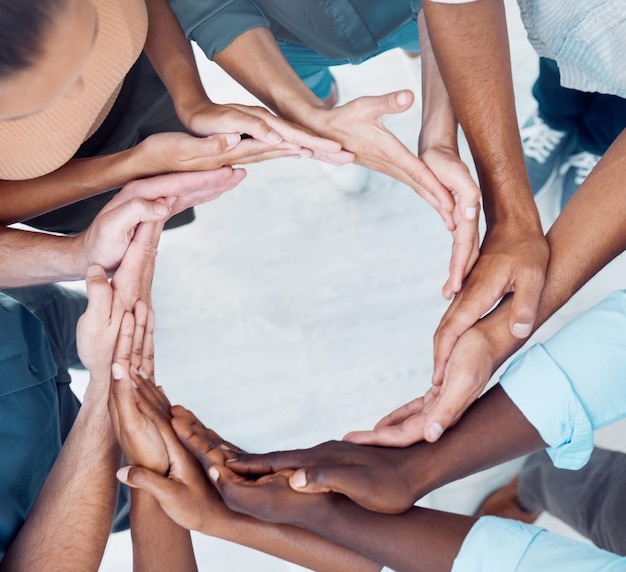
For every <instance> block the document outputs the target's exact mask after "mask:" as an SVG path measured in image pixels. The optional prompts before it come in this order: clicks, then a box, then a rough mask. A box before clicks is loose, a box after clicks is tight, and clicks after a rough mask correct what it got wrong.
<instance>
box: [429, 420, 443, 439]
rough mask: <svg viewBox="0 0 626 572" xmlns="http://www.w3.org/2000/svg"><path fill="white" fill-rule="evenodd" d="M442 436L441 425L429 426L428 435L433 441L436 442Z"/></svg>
mask: <svg viewBox="0 0 626 572" xmlns="http://www.w3.org/2000/svg"><path fill="white" fill-rule="evenodd" d="M442 434H443V427H442V426H441V423H433V424H432V425H431V426H430V431H429V435H430V438H431V439H432V440H433V441H436V440H437V439H439V437H441V435H442Z"/></svg>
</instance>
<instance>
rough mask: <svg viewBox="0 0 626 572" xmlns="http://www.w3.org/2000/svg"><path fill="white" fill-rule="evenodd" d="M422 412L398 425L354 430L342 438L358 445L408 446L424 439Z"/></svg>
mask: <svg viewBox="0 0 626 572" xmlns="http://www.w3.org/2000/svg"><path fill="white" fill-rule="evenodd" d="M424 421H425V417H424V414H423V413H418V414H416V415H413V416H411V417H409V418H407V419H405V420H404V421H403V422H402V423H400V424H399V425H389V426H384V427H380V428H378V429H374V430H372V431H354V432H352V433H348V434H347V435H346V436H345V437H344V440H346V441H350V442H351V443H356V444H358V445H379V446H382V447H408V446H409V445H412V444H413V443H417V442H418V441H423V440H424Z"/></svg>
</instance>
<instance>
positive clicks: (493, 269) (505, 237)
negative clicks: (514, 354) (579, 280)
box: [432, 225, 550, 385]
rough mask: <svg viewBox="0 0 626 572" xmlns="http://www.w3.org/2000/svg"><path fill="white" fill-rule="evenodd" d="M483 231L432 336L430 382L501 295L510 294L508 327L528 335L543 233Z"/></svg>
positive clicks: (544, 256)
mask: <svg viewBox="0 0 626 572" xmlns="http://www.w3.org/2000/svg"><path fill="white" fill-rule="evenodd" d="M512 227H513V225H509V226H508V227H506V228H504V227H498V228H496V229H493V230H491V231H488V232H487V235H486V236H485V240H484V241H483V244H482V247H481V252H480V258H479V259H478V261H477V262H476V265H475V266H474V268H473V269H472V271H471V273H470V275H469V276H468V278H467V279H466V281H465V282H464V284H463V287H462V288H461V291H460V292H459V293H458V294H457V295H456V297H455V298H454V300H453V302H452V304H450V307H449V308H448V310H447V311H446V313H445V314H444V316H443V318H442V320H441V322H440V324H439V326H438V328H437V330H436V331H435V336H434V372H433V379H432V381H433V384H434V385H440V384H441V383H442V382H443V375H444V372H445V369H446V364H447V362H448V360H449V359H450V356H451V353H452V350H453V348H454V346H455V344H456V343H457V342H458V340H459V338H460V336H461V335H462V334H463V333H464V332H466V331H467V330H468V329H469V328H471V327H472V326H473V325H474V324H475V323H476V322H478V320H479V319H480V318H481V317H482V316H483V315H485V314H486V313H487V312H488V311H489V310H490V309H491V308H492V307H493V306H494V305H495V304H496V303H497V302H498V301H499V300H500V299H502V298H503V297H504V296H506V295H507V294H510V293H512V300H511V305H510V310H509V313H508V325H509V330H510V332H511V334H512V335H513V336H514V337H516V338H520V339H525V338H527V337H528V336H530V334H531V332H532V329H533V325H534V323H535V320H536V317H537V311H538V307H539V300H540V298H541V292H542V290H543V285H544V281H545V274H546V268H547V265H548V260H549V257H550V254H549V247H548V243H547V241H546V239H545V237H544V236H543V235H542V234H541V233H540V232H537V233H535V232H531V231H530V230H528V229H519V230H518V231H516V230H515V229H514V228H512Z"/></svg>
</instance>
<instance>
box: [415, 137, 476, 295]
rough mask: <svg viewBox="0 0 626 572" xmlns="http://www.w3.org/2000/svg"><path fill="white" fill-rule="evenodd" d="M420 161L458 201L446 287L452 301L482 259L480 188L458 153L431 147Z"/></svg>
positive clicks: (456, 201) (444, 288)
mask: <svg viewBox="0 0 626 572" xmlns="http://www.w3.org/2000/svg"><path fill="white" fill-rule="evenodd" d="M420 158H421V159H422V161H424V163H425V164H426V166H427V167H428V168H429V169H430V170H431V171H432V172H433V174H434V175H435V176H436V177H437V178H438V179H439V181H440V182H441V183H442V184H443V185H444V187H446V188H447V189H448V190H449V191H450V193H451V195H452V197H453V198H454V211H453V213H452V215H453V218H454V224H455V228H454V230H453V231H452V238H453V242H452V256H451V257H450V269H449V270H450V276H449V278H448V280H447V281H446V283H445V284H444V286H443V295H444V297H445V298H447V299H448V300H450V299H451V298H452V297H453V296H454V295H455V294H456V293H457V292H459V291H460V290H461V286H462V284H463V280H465V278H466V277H467V276H468V274H469V273H470V271H471V270H472V268H473V266H474V264H475V263H476V261H477V260H478V255H479V240H478V213H479V212H480V197H481V194H480V189H479V188H478V186H477V185H476V183H475V182H474V180H473V179H472V176H471V175H470V173H469V170H468V168H467V166H466V165H465V164H464V163H463V162H462V161H461V159H460V158H459V155H458V152H457V151H456V150H453V149H448V148H444V147H429V148H428V149H426V150H425V151H424V152H422V153H420Z"/></svg>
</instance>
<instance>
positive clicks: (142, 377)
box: [137, 367, 150, 381]
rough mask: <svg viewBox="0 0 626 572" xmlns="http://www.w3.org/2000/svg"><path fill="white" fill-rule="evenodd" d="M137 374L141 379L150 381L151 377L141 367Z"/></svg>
mask: <svg viewBox="0 0 626 572" xmlns="http://www.w3.org/2000/svg"><path fill="white" fill-rule="evenodd" d="M137 374H138V375H139V377H141V379H145V380H146V381H148V380H149V379H150V376H149V375H148V374H147V373H146V372H145V371H144V370H143V368H141V367H140V368H139V369H138V370H137Z"/></svg>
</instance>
